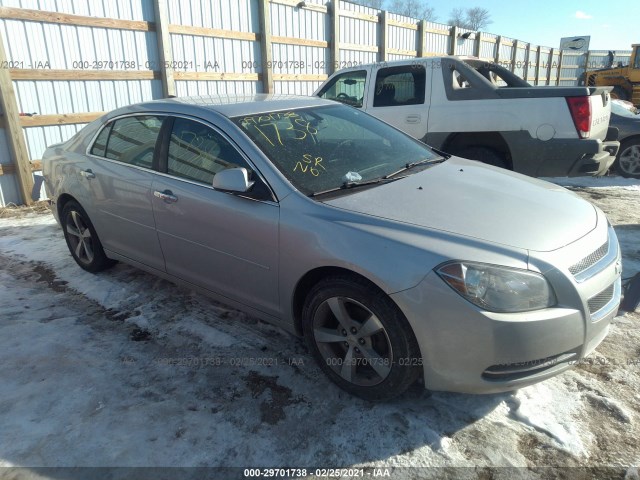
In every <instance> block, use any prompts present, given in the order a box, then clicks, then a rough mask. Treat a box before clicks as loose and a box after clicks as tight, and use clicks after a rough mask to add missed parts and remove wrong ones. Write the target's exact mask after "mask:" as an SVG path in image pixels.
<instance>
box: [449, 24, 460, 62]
mask: <svg viewBox="0 0 640 480" xmlns="http://www.w3.org/2000/svg"><path fill="white" fill-rule="evenodd" d="M449 36H450V37H451V47H450V48H449V55H456V53H457V51H458V27H451V29H450V30H449Z"/></svg>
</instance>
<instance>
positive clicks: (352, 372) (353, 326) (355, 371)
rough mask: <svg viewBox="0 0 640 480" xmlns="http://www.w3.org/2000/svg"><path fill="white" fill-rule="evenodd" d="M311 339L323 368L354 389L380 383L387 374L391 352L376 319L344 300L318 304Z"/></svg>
mask: <svg viewBox="0 0 640 480" xmlns="http://www.w3.org/2000/svg"><path fill="white" fill-rule="evenodd" d="M313 336H314V340H315V342H316V345H317V347H318V350H319V351H320V353H321V355H322V356H323V357H324V360H325V361H326V362H327V365H328V366H329V367H330V368H331V369H333V370H334V371H335V372H336V373H337V374H338V375H340V376H341V377H342V378H343V379H344V380H346V381H347V382H350V383H352V384H354V385H358V386H373V385H378V384H379V383H381V382H383V381H384V380H385V379H386V378H387V377H388V376H389V373H390V372H391V366H392V364H393V351H392V348H391V342H390V340H389V336H388V335H387V331H386V330H385V328H384V326H383V324H382V322H381V321H380V319H379V318H378V317H377V316H376V315H375V314H374V313H373V312H372V311H371V310H370V309H369V308H367V307H366V306H364V305H363V304H361V303H360V302H357V301H356V300H353V299H351V298H348V297H331V298H328V299H327V300H325V301H324V302H322V303H321V304H320V305H319V306H318V308H317V309H316V312H315V314H314V317H313Z"/></svg>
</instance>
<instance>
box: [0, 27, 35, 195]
mask: <svg viewBox="0 0 640 480" xmlns="http://www.w3.org/2000/svg"><path fill="white" fill-rule="evenodd" d="M7 60H8V59H7V54H6V52H5V49H4V42H3V41H2V37H1V36H0V64H5V65H6V64H7ZM0 106H1V107H2V112H3V114H4V127H5V134H6V136H7V141H8V143H9V154H10V155H11V158H12V159H13V163H14V165H15V167H16V168H15V173H16V174H17V176H18V185H19V188H20V195H21V196H22V202H23V203H24V204H25V205H30V204H31V203H32V200H31V191H32V190H33V173H32V172H31V163H30V162H29V151H28V150H27V144H26V142H25V140H24V133H23V132H22V126H21V125H20V111H19V110H18V101H17V100H16V93H15V91H14V90H13V83H12V81H11V75H10V73H9V69H8V68H4V67H3V68H0Z"/></svg>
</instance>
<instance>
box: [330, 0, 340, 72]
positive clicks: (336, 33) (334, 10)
mask: <svg viewBox="0 0 640 480" xmlns="http://www.w3.org/2000/svg"><path fill="white" fill-rule="evenodd" d="M330 15H331V20H330V21H331V39H332V40H331V52H330V61H331V66H330V69H329V74H331V73H333V72H335V71H336V70H338V67H339V66H340V0H332V1H331V12H330Z"/></svg>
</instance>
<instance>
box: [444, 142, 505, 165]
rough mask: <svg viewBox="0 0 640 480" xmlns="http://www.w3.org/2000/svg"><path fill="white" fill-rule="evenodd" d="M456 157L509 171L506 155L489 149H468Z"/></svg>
mask: <svg viewBox="0 0 640 480" xmlns="http://www.w3.org/2000/svg"><path fill="white" fill-rule="evenodd" d="M455 155H457V156H459V157H462V158H468V159H470V160H478V161H479V162H482V163H486V164H487V165H493V166H494V167H500V168H506V169H507V170H508V169H509V164H508V163H507V159H506V158H504V155H503V154H501V153H499V152H497V151H495V150H493V149H491V148H488V147H467V148H465V149H463V150H460V152H459V153H456V154H455Z"/></svg>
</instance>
